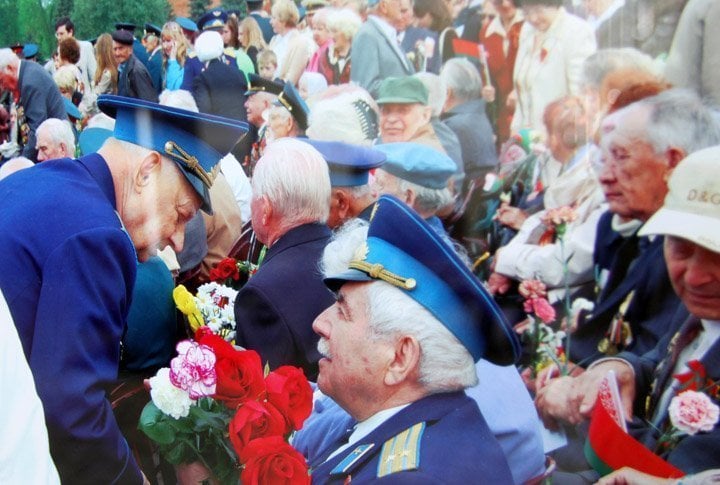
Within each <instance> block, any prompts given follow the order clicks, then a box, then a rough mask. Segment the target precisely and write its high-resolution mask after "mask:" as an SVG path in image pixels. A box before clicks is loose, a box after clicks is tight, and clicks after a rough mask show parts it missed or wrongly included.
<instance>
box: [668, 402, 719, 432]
mask: <svg viewBox="0 0 720 485" xmlns="http://www.w3.org/2000/svg"><path fill="white" fill-rule="evenodd" d="M668 413H669V414H670V422H671V423H672V424H673V426H675V427H676V428H677V429H679V430H680V431H684V432H685V433H687V434H689V435H694V434H696V433H697V432H699V431H712V429H713V428H714V427H715V425H716V424H717V422H718V416H719V415H720V408H718V406H717V405H716V404H713V402H712V401H711V400H710V398H709V397H708V396H707V395H706V394H703V393H702V392H697V391H685V392H681V393H680V394H678V395H677V396H675V397H674V398H672V400H671V401H670V407H669V408H668Z"/></svg>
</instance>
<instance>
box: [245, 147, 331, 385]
mask: <svg viewBox="0 0 720 485" xmlns="http://www.w3.org/2000/svg"><path fill="white" fill-rule="evenodd" d="M252 189H253V197H252V201H251V204H250V209H251V217H252V227H253V230H254V231H255V234H256V236H257V238H258V240H259V241H260V242H262V243H263V244H265V245H266V246H267V248H268V250H267V253H266V254H265V258H264V259H263V261H262V264H261V265H260V268H259V269H258V271H257V273H255V275H254V276H253V277H252V278H251V279H250V280H249V281H248V283H247V284H246V285H245V286H244V287H243V288H242V289H241V290H240V292H239V293H238V295H237V298H236V299H235V319H236V321H238V322H243V323H242V325H238V329H237V336H236V338H235V341H236V342H237V344H238V345H241V346H243V347H245V348H248V349H253V350H256V351H257V352H258V353H259V354H260V357H261V358H262V359H263V362H268V363H269V365H270V367H271V368H276V367H278V366H281V365H286V364H291V365H295V366H299V367H302V368H303V369H304V370H305V375H307V376H308V378H310V379H312V380H314V379H315V377H316V376H317V362H318V360H319V359H320V354H319V353H318V351H317V340H318V338H317V335H315V334H314V333H313V331H312V322H313V320H314V319H315V317H317V316H318V315H319V314H320V312H322V311H323V310H324V309H325V308H327V306H328V305H330V304H331V303H332V295H330V293H328V291H327V290H326V289H325V287H324V286H323V284H322V281H321V276H320V274H319V272H318V269H317V263H318V261H319V260H320V255H321V254H322V251H323V249H324V248H325V245H326V244H327V242H328V240H329V238H330V229H329V228H328V227H327V225H326V224H325V223H326V221H327V218H328V210H329V206H330V177H329V175H328V167H327V163H326V162H325V160H324V159H323V158H322V155H320V153H318V151H317V150H316V149H315V148H313V147H312V146H310V145H308V144H307V143H304V142H302V141H300V140H296V139H293V138H284V139H281V140H277V141H276V142H275V143H272V144H270V145H268V146H267V148H266V149H265V153H264V154H263V156H262V158H260V160H259V161H258V164H257V166H256V167H255V172H254V174H253V178H252Z"/></svg>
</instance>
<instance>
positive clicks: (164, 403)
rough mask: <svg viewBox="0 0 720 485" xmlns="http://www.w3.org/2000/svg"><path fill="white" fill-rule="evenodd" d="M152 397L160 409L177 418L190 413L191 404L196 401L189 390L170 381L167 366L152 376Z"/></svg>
mask: <svg viewBox="0 0 720 485" xmlns="http://www.w3.org/2000/svg"><path fill="white" fill-rule="evenodd" d="M150 397H151V398H152V402H153V404H155V406H157V408H158V409H159V410H160V411H162V412H163V413H165V414H167V415H169V416H172V417H173V418H175V419H180V418H184V417H185V416H187V415H188V414H190V406H191V405H192V404H194V403H195V401H194V400H192V399H190V395H189V394H188V393H187V391H183V390H182V389H180V388H177V387H175V386H174V385H173V384H172V382H170V369H168V368H167V367H163V368H162V369H160V370H159V371H158V372H157V374H155V377H151V378H150Z"/></svg>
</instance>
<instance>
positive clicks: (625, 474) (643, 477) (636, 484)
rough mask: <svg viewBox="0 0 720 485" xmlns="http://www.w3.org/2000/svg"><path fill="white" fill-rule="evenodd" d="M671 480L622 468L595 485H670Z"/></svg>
mask: <svg viewBox="0 0 720 485" xmlns="http://www.w3.org/2000/svg"><path fill="white" fill-rule="evenodd" d="M675 482H676V481H675V479H673V478H660V477H655V476H652V475H648V474H647V473H643V472H639V471H637V470H635V469H634V468H628V467H623V468H621V469H619V470H616V471H614V472H612V473H611V474H610V475H607V476H605V477H603V478H601V479H600V480H599V481H598V482H597V485H670V484H671V483H675Z"/></svg>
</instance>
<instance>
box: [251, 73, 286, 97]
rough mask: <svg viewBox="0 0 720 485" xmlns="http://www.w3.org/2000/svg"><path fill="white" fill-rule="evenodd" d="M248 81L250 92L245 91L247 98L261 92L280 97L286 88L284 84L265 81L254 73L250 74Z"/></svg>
mask: <svg viewBox="0 0 720 485" xmlns="http://www.w3.org/2000/svg"><path fill="white" fill-rule="evenodd" d="M248 81H249V82H248V90H247V91H245V96H250V95H252V94H255V93H260V92H267V93H271V94H275V95H278V94H280V93H282V91H283V87H284V83H282V82H278V81H272V80H270V79H265V78H264V77H260V76H258V75H257V74H255V73H252V72H251V73H250V74H248Z"/></svg>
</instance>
